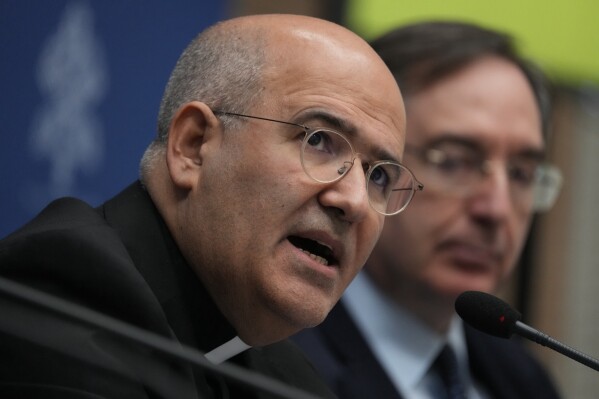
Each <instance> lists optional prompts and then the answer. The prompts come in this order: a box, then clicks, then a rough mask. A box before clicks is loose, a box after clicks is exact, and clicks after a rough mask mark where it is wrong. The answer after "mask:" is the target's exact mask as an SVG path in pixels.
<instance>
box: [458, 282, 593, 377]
mask: <svg viewBox="0 0 599 399" xmlns="http://www.w3.org/2000/svg"><path fill="white" fill-rule="evenodd" d="M455 310H456V312H457V313H458V315H459V316H460V317H461V318H462V319H463V320H464V321H465V322H466V323H468V324H469V325H471V326H472V327H474V328H476V329H477V330H479V331H482V332H484V333H487V334H490V335H494V336H496V337H500V338H510V337H511V336H512V334H518V335H520V336H522V337H524V338H527V339H529V340H531V341H533V342H536V343H537V344H540V345H543V346H546V347H548V348H550V349H553V350H554V351H556V352H559V353H561V354H562V355H565V356H567V357H569V358H570V359H573V360H575V361H577V362H579V363H581V364H584V365H585V366H587V367H590V368H592V369H594V370H596V371H599V360H597V359H595V358H593V357H591V356H589V355H587V354H585V353H582V352H580V351H578V350H576V349H573V348H571V347H569V346H567V345H565V344H563V343H561V342H559V341H557V340H555V339H553V338H551V337H550V336H549V335H547V334H544V333H542V332H540V331H538V330H536V329H534V328H532V327H530V326H528V325H527V324H524V323H522V322H521V321H520V318H521V317H522V315H521V314H520V313H519V312H518V311H516V310H514V309H512V307H511V306H510V305H508V304H507V303H505V302H504V301H502V300H501V299H499V298H497V297H495V296H493V295H491V294H487V293H484V292H479V291H466V292H463V293H462V294H460V296H459V297H458V298H457V299H456V301H455Z"/></svg>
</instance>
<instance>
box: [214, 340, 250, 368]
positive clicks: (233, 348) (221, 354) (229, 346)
mask: <svg viewBox="0 0 599 399" xmlns="http://www.w3.org/2000/svg"><path fill="white" fill-rule="evenodd" d="M248 348H250V346H249V345H248V344H246V343H245V342H243V341H242V340H241V338H239V337H238V336H237V337H235V338H233V339H232V340H230V341H227V342H225V343H224V344H222V345H221V346H218V347H216V348H214V349H212V350H211V351H210V352H208V353H206V354H205V355H204V356H205V357H206V359H208V360H210V361H211V362H212V363H214V364H220V363H222V362H224V361H225V360H229V359H230V358H232V357H233V356H235V355H237V354H238V353H241V352H243V351H244V350H246V349H248Z"/></svg>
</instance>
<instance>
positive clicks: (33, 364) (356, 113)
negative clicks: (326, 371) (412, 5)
mask: <svg viewBox="0 0 599 399" xmlns="http://www.w3.org/2000/svg"><path fill="white" fill-rule="evenodd" d="M404 135H405V115H404V108H403V103H402V98H401V94H400V92H399V89H398V87H397V84H396V83H395V81H394V79H393V76H392V75H391V73H390V72H389V70H388V68H387V67H386V65H385V64H384V62H383V61H382V60H381V59H380V57H379V56H378V55H377V54H376V53H375V52H374V51H373V50H372V48H371V47H370V46H368V44H367V43H366V42H365V41H363V40H362V39H361V38H359V37H358V36H356V35H355V34H353V33H352V32H350V31H348V30H346V29H345V28H342V27H340V26H338V25H335V24H332V23H330V22H326V21H323V20H318V19H315V18H309V17H303V16H291V15H261V16H251V17H242V18H237V19H233V20H229V21H225V22H222V23H219V24H217V25H215V26H214V27H211V28H209V29H208V30H206V31H205V32H203V33H202V34H201V35H199V36H198V37H197V38H196V39H195V40H194V41H193V42H192V43H191V44H190V45H189V46H188V48H187V49H186V50H185V51H184V53H183V54H182V56H181V57H180V59H179V61H178V63H177V65H176V66H175V69H174V71H173V73H172V75H171V77H170V79H169V82H168V85H167V87H166V90H165V93H164V97H163V100H162V103H161V107H160V112H159V118H158V137H157V138H156V139H155V140H154V141H153V142H152V143H151V144H150V146H149V147H148V149H147V150H146V153H145V154H144V157H143V159H142V162H141V181H139V182H135V183H133V184H132V185H131V186H130V187H128V188H127V189H125V190H124V191H123V192H122V193H120V194H119V195H117V196H116V197H115V198H112V199H110V200H109V201H107V202H105V203H104V204H102V205H101V206H99V207H98V208H95V209H94V208H92V207H90V206H89V205H88V204H85V203H83V202H81V201H79V200H76V199H73V198H64V199H59V200H57V201H55V202H53V203H51V204H50V205H49V206H48V207H47V208H46V209H44V210H43V211H42V212H41V213H40V214H39V215H38V216H37V217H36V218H35V219H34V220H33V221H31V222H30V223H28V224H27V225H25V226H24V227H22V228H21V229H19V230H18V231H16V232H15V233H13V234H11V235H9V236H8V237H6V238H5V239H3V240H2V241H1V242H0V274H1V275H2V276H3V277H4V278H9V279H10V280H12V281H16V282H19V283H21V284H25V285H26V286H27V288H32V287H33V288H35V289H37V290H41V291H42V292H44V293H46V294H52V295H53V296H54V297H59V299H60V300H67V301H69V302H68V303H67V305H68V304H76V305H79V306H84V307H85V308H88V309H91V310H93V311H95V312H100V313H102V314H103V315H108V316H110V317H111V318H112V319H111V320H113V319H117V321H125V322H127V323H129V324H130V325H133V326H134V327H137V328H141V329H143V330H145V331H150V332H152V333H155V334H159V336H162V337H166V338H169V339H171V340H172V341H175V342H177V343H181V344H184V345H187V346H191V347H192V348H194V349H196V350H198V351H201V352H204V353H206V358H207V359H209V360H210V361H211V362H214V363H222V362H224V361H227V360H228V359H230V358H231V362H232V363H236V364H238V365H240V366H243V367H245V368H247V369H249V370H252V371H255V372H258V373H260V374H264V375H267V376H270V377H273V378H274V379H277V380H280V381H283V382H286V383H288V384H291V385H295V386H296V387H299V388H302V389H305V390H307V391H310V392H313V393H316V394H318V395H319V396H323V397H327V396H330V391H328V389H326V386H325V385H324V384H323V383H322V381H321V380H320V379H319V378H318V377H317V376H316V373H315V372H314V370H313V368H312V367H310V365H309V363H308V362H307V361H306V359H305V358H304V357H303V355H301V353H300V352H299V351H298V350H297V348H295V346H293V345H291V344H289V343H287V342H285V341H284V340H285V338H287V337H288V336H290V335H291V334H293V333H296V332H297V331H299V330H300V329H302V328H305V327H310V326H314V325H316V324H318V323H319V322H321V321H322V320H323V319H324V317H325V316H326V315H327V314H328V312H329V311H330V309H331V308H332V307H333V305H334V304H335V303H336V302H337V301H338V299H339V297H340V296H341V294H342V292H343V291H344V289H345V288H346V287H347V285H348V284H349V282H350V281H351V280H352V279H353V277H354V276H355V275H356V273H357V272H358V270H359V269H360V267H361V266H362V265H363V264H364V263H365V261H366V258H367V257H368V255H369V254H370V252H371V250H372V248H373V246H374V244H375V242H376V240H377V238H378V236H379V234H380V232H381V230H382V226H383V221H384V218H385V215H389V214H395V213H397V212H400V211H401V210H403V209H404V208H405V206H407V204H408V202H409V201H410V199H411V197H412V195H413V193H414V191H415V190H417V189H418V188H419V186H418V185H417V182H416V180H415V178H414V177H413V175H412V174H411V173H410V172H409V171H408V170H407V169H406V168H405V167H403V166H402V165H401V164H399V160H400V158H401V155H402V152H403V142H404ZM381 156H382V157H383V158H384V160H385V162H383V163H377V161H378V160H379V158H380V157H381ZM355 164H357V165H355ZM354 165H355V166H356V167H352V166H354ZM387 193H391V194H390V195H387ZM23 291H24V292H25V291H27V292H29V291H28V290H27V289H25V288H23ZM8 292H9V291H7V290H3V291H2V294H1V295H0V307H1V310H2V315H3V321H2V323H0V334H1V337H0V397H3V398H5V397H18V398H22V397H24V398H32V397H35V398H37V397H39V398H49V397H56V398H99V397H101V398H147V397H152V398H155V397H172V398H177V399H179V398H187V397H189V398H192V397H202V398H211V397H218V398H220V397H223V398H224V397H227V398H228V397H243V398H247V397H255V396H256V397H267V396H268V394H266V393H265V392H252V390H251V389H246V388H244V387H243V386H240V385H235V384H232V383H231V381H230V380H229V379H223V378H221V376H219V375H218V373H216V374H215V373H208V372H204V371H205V370H202V369H198V368H195V369H193V370H190V369H188V368H187V367H186V366H187V365H184V364H181V363H177V362H176V361H175V360H173V359H172V358H170V357H168V356H164V355H163V354H161V353H160V350H156V349H155V348H154V349H153V348H152V347H145V346H143V345H140V344H139V343H138V342H136V341H135V340H134V341H128V340H123V339H119V338H116V337H115V336H114V335H113V334H112V333H110V332H109V331H106V330H105V329H103V328H102V326H98V325H94V324H93V323H91V324H89V323H77V322H76V321H73V320H71V319H68V318H61V317H52V315H51V314H49V312H44V311H42V310H40V309H39V308H35V309H31V308H28V307H27V306H25V305H24V304H23V303H21V302H19V301H16V300H14V299H13V300H11V298H10V295H9V294H8ZM44 300H45V299H44ZM44 300H42V302H43V301H44ZM47 302H48V303H55V300H54V299H48V300H47ZM60 303H63V302H60ZM61 306H62V305H61ZM65 306H66V305H65ZM62 308H64V306H63V307H62ZM78 314H80V313H78ZM86 314H87V313H86ZM96 319H98V318H96ZM110 323H111V325H114V324H115V323H114V322H110ZM107 324H108V322H105V323H104V325H107ZM142 332H143V331H142ZM248 348H250V349H248ZM268 397H270V396H268Z"/></svg>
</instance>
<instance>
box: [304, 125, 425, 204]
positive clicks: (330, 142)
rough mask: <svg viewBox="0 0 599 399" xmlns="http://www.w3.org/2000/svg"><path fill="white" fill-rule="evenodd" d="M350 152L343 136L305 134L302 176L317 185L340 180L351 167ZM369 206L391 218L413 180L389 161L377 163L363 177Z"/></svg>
mask: <svg viewBox="0 0 599 399" xmlns="http://www.w3.org/2000/svg"><path fill="white" fill-rule="evenodd" d="M354 157H355V155H354V150H353V148H352V146H351V144H350V143H349V141H347V139H346V138H345V137H343V136H342V135H341V134H339V133H337V132H335V131H332V130H324V129H319V130H315V131H312V132H309V133H308V134H307V135H306V137H305V138H304V142H303V144H302V154H301V160H302V165H303V167H304V170H305V171H306V174H307V175H308V176H310V177H311V178H312V179H314V180H316V181H319V182H321V183H330V182H334V181H337V180H339V179H341V178H342V177H343V176H344V175H345V174H346V173H347V172H348V171H349V170H350V169H351V167H352V166H353V162H354ZM366 177H367V183H366V184H367V190H368V199H369V201H370V205H371V206H372V207H373V208H374V209H375V210H376V211H378V212H380V213H383V214H386V215H391V214H395V213H397V212H399V211H401V210H403V209H404V208H405V207H406V206H407V205H408V203H409V202H410V200H411V199H412V196H413V194H414V185H415V181H414V178H413V176H412V174H411V173H410V172H409V171H408V170H407V169H406V168H404V167H402V166H401V165H399V164H396V163H393V162H386V161H383V162H378V163H376V164H374V165H373V167H371V168H370V169H369V171H368V174H367V176H366Z"/></svg>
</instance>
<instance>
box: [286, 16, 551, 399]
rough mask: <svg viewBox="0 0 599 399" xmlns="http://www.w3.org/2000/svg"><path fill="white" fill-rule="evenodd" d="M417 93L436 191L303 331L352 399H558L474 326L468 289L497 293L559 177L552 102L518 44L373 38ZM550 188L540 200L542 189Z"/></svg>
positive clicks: (424, 167)
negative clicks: (547, 135) (547, 136)
mask: <svg viewBox="0 0 599 399" xmlns="http://www.w3.org/2000/svg"><path fill="white" fill-rule="evenodd" d="M372 45H373V47H374V48H375V50H376V51H377V52H378V53H379V54H380V55H381V57H382V58H383V60H384V61H385V62H386V63H387V65H388V66H389V68H390V69H391V71H392V73H393V74H394V76H395V78H396V80H397V81H398V83H399V86H400V88H401V90H402V93H403V95H404V99H405V103H406V115H407V132H408V135H407V138H406V158H405V159H406V164H407V165H408V166H409V167H410V168H411V169H412V170H413V171H414V172H415V173H416V175H417V176H418V177H419V178H420V179H421V181H422V182H423V184H424V185H425V187H426V189H425V191H424V192H422V193H421V194H420V195H419V196H418V198H417V199H416V201H414V203H413V204H412V206H411V207H410V209H408V210H407V211H406V212H405V213H403V214H402V215H400V216H398V217H396V218H392V219H390V220H388V221H387V223H386V225H385V228H384V231H383V234H382V235H381V239H380V241H379V243H378V244H377V246H376V247H375V250H374V251H373V253H372V255H371V257H370V258H369V260H368V261H367V264H366V266H365V268H364V272H362V273H361V274H360V275H358V276H357V278H356V279H355V280H354V281H353V282H352V284H351V285H350V286H349V288H348V290H347V291H346V293H345V294H344V295H343V297H342V299H341V301H340V303H339V304H338V305H337V306H336V307H335V308H334V309H333V311H332V312H331V313H330V314H329V316H328V318H327V319H326V320H325V322H324V323H323V324H321V325H320V326H319V327H318V328H315V329H311V330H305V331H304V332H302V333H300V334H299V335H298V336H297V337H295V339H296V341H297V342H298V343H299V344H300V345H301V346H302V347H303V348H304V349H305V351H306V352H307V354H308V355H309V357H310V358H311V359H312V360H313V362H314V363H315V365H316V367H317V368H318V369H319V370H320V371H321V373H322V374H323V375H324V376H325V377H326V379H327V380H328V382H329V384H330V386H331V387H332V388H333V390H334V391H335V392H336V393H337V394H338V395H339V397H341V398H364V397H377V398H399V397H403V398H410V399H411V398H445V397H448V396H449V397H452V398H457V397H468V398H506V399H508V398H509V399H514V398H531V397H538V398H554V397H556V396H557V392H556V390H555V388H554V386H553V384H552V383H551V381H550V378H549V377H548V375H547V373H546V372H545V371H544V370H543V369H542V368H541V367H540V365H539V364H538V363H537V362H536V361H535V360H534V359H533V358H532V357H531V356H530V355H529V354H527V353H526V352H525V351H524V349H523V348H522V347H521V346H520V345H518V344H516V343H514V342H511V341H504V340H500V339H498V338H493V337H491V336H487V335H485V334H482V333H479V332H477V331H474V330H472V329H470V328H468V327H467V326H464V325H463V324H462V322H461V320H460V319H459V318H458V317H457V316H456V314H455V311H454V302H455V299H456V298H457V296H458V295H459V294H460V293H462V292H463V291H466V290H478V291H485V292H496V291H497V290H498V289H499V287H500V286H501V284H502V282H504V281H505V280H506V279H507V278H508V276H510V275H511V274H512V271H513V269H514V267H515V265H516V263H517V260H518V257H519V255H520V252H521V249H522V247H523V245H524V242H525V238H526V236H527V232H528V230H529V226H530V222H531V218H532V216H533V214H534V212H536V211H541V210H545V209H548V208H549V207H550V206H551V203H552V202H553V200H554V199H555V196H556V194H557V192H558V190H559V184H560V175H559V172H558V171H557V170H556V169H555V168H553V167H552V166H550V165H547V164H545V163H543V155H544V150H545V143H544V135H543V132H544V131H545V130H546V124H547V122H546V121H547V114H548V109H547V108H548V107H547V105H548V98H547V97H548V96H547V92H546V88H545V86H544V84H543V79H542V76H541V75H540V74H539V73H538V71H536V70H535V69H533V67H532V66H530V65H528V64H527V63H526V62H525V61H524V60H522V59H521V58H520V57H518V55H517V54H516V53H515V51H514V49H513V47H512V43H511V40H510V38H509V37H507V36H505V35H503V34H501V33H498V32H495V31H491V30H486V29H482V28H480V27H477V26H474V25H471V24H465V23H453V22H423V23H419V24H414V25H410V26H406V27H402V28H399V29H396V30H394V31H392V32H390V33H388V34H386V35H384V36H382V37H380V38H378V39H376V40H374V42H372ZM539 194H541V195H539Z"/></svg>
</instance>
